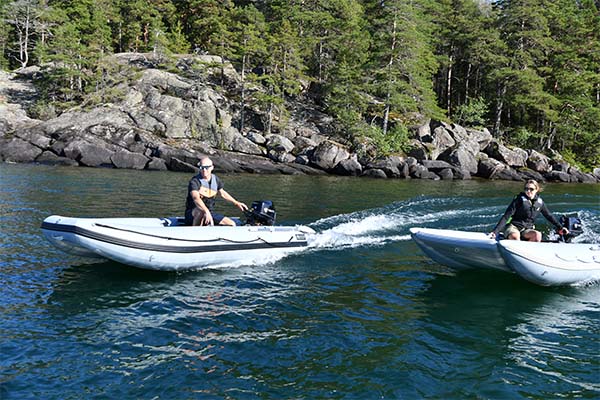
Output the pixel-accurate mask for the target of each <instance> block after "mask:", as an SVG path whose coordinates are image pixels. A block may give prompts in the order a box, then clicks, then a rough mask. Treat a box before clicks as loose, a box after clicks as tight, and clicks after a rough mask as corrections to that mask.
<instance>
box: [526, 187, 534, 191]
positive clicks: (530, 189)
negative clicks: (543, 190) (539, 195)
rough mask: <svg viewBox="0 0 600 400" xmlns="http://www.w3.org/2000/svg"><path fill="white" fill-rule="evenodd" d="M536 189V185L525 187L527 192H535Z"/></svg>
mask: <svg viewBox="0 0 600 400" xmlns="http://www.w3.org/2000/svg"><path fill="white" fill-rule="evenodd" d="M534 190H535V188H534V187H526V188H525V191H526V192H533V191H534Z"/></svg>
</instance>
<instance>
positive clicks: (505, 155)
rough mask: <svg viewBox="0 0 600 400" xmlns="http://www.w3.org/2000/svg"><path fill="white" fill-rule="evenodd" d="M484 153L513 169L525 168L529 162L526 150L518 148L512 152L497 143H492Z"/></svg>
mask: <svg viewBox="0 0 600 400" xmlns="http://www.w3.org/2000/svg"><path fill="white" fill-rule="evenodd" d="M484 152H485V153H486V154H487V155H489V156H490V157H492V158H495V159H496V160H498V161H501V162H503V163H504V164H506V165H509V166H511V167H524V166H525V165H526V162H527V152H526V151H525V150H522V149H518V148H515V149H514V150H511V149H509V148H508V147H506V146H504V145H502V144H500V143H498V142H497V141H492V142H491V143H490V144H489V145H488V146H487V147H486V148H485V149H484Z"/></svg>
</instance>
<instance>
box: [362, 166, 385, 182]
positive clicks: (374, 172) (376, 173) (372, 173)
mask: <svg viewBox="0 0 600 400" xmlns="http://www.w3.org/2000/svg"><path fill="white" fill-rule="evenodd" d="M361 176H365V177H368V178H377V179H386V178H387V175H386V173H385V172H383V171H382V170H380V169H377V168H371V169H367V170H365V171H364V172H363V173H362V175H361Z"/></svg>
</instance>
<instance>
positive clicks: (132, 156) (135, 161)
mask: <svg viewBox="0 0 600 400" xmlns="http://www.w3.org/2000/svg"><path fill="white" fill-rule="evenodd" d="M110 160H111V161H112V163H113V165H114V166H115V167H117V168H127V169H144V168H145V167H146V164H148V161H149V159H148V157H146V156H144V155H143V154H138V153H132V152H130V151H127V150H120V151H117V152H116V153H114V154H113V155H112V156H111V157H110Z"/></svg>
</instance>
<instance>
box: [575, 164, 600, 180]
mask: <svg viewBox="0 0 600 400" xmlns="http://www.w3.org/2000/svg"><path fill="white" fill-rule="evenodd" d="M569 175H571V181H572V182H580V183H596V182H597V180H596V178H595V177H594V175H592V174H585V173H583V172H581V171H580V170H579V169H577V168H575V167H571V168H569Z"/></svg>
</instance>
